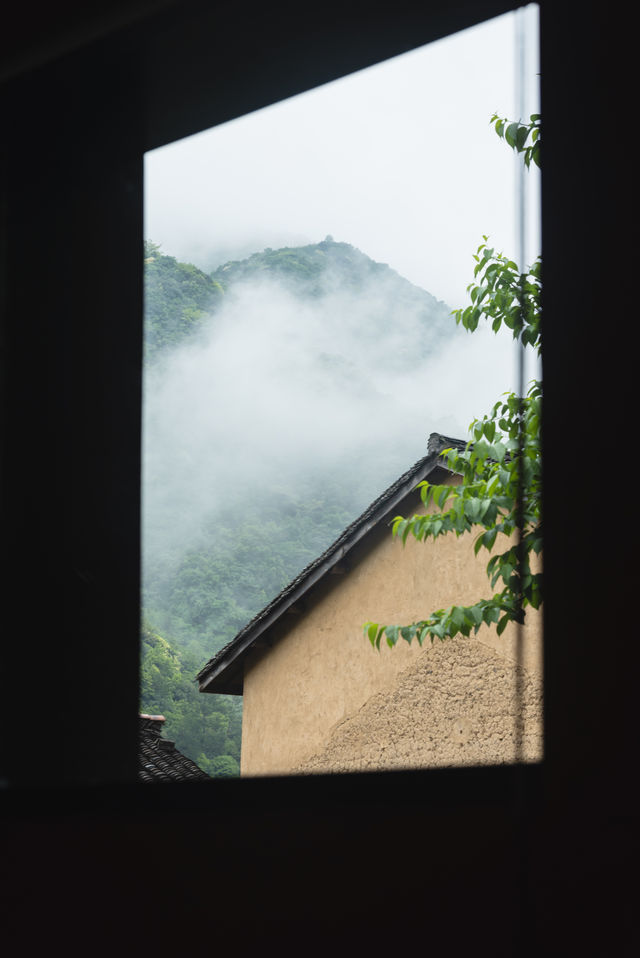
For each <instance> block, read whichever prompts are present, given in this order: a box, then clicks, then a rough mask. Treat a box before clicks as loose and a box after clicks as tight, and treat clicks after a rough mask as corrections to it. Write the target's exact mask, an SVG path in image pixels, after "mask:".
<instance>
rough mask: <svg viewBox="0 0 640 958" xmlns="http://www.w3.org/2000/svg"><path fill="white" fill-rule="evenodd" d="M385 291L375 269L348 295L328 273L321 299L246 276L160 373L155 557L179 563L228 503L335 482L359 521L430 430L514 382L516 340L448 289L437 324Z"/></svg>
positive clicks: (450, 426)
mask: <svg viewBox="0 0 640 958" xmlns="http://www.w3.org/2000/svg"><path fill="white" fill-rule="evenodd" d="M385 287H387V288H385ZM388 287H389V280H388V278H383V279H380V278H376V277H373V278H372V279H371V280H370V281H369V282H368V283H367V285H366V287H365V288H361V289H358V290H354V291H348V290H345V289H344V288H341V285H340V282H339V278H336V277H333V276H332V274H331V273H330V272H327V274H326V275H325V277H324V283H323V289H322V291H321V294H320V295H318V296H315V297H313V298H310V297H305V296H303V295H301V293H300V292H299V291H296V290H294V289H292V288H290V286H287V285H286V284H284V283H282V282H277V281H273V280H250V281H245V282H240V283H238V284H236V285H235V286H234V287H233V289H232V291H230V293H229V294H228V296H227V297H226V299H225V302H224V305H223V306H222V308H221V309H219V310H218V311H217V312H216V313H215V314H214V315H212V316H211V317H209V319H208V320H207V322H206V323H205V325H204V327H203V329H202V330H201V332H200V334H199V336H198V337H197V338H196V339H195V340H194V341H191V342H189V343H188V344H186V345H183V346H181V347H178V348H177V349H175V350H174V351H173V352H171V353H170V354H169V355H168V356H166V357H165V358H164V359H163V360H162V361H161V362H160V363H159V364H158V365H156V366H155V367H153V368H152V369H150V370H148V371H147V374H146V380H145V403H144V456H143V461H144V468H143V512H144V537H143V541H144V549H145V553H146V554H148V555H151V554H152V553H154V552H157V551H159V550H160V551H162V552H163V553H164V554H167V553H170V554H172V555H173V558H174V561H175V562H178V561H179V560H180V557H181V555H182V553H183V552H184V550H185V549H187V548H188V547H189V546H191V545H192V544H193V542H194V541H196V540H197V539H198V537H199V535H200V532H201V530H202V528H203V525H204V524H208V523H209V521H210V519H211V517H212V516H214V515H215V514H217V513H221V512H225V510H227V511H228V510H238V509H240V510H241V509H242V503H243V502H245V503H246V502H248V501H249V500H251V501H252V502H255V501H256V500H257V501H260V498H261V497H265V496H266V497H268V496H270V495H272V494H273V493H274V492H275V491H277V490H286V491H287V492H288V493H289V494H292V495H294V496H295V495H296V494H299V495H302V494H305V493H306V494H309V490H313V489H314V488H318V489H319V488H321V487H322V484H323V482H325V481H327V480H332V481H334V480H335V479H336V478H340V480H341V482H342V484H343V485H344V486H348V485H349V484H350V485H351V487H352V489H353V499H352V501H353V509H354V510H357V511H355V512H354V516H353V518H355V516H356V515H357V514H358V513H359V512H360V511H362V510H363V509H364V508H365V507H366V506H367V505H368V504H369V502H370V501H372V500H373V499H374V498H375V497H376V496H377V495H379V494H380V493H381V492H382V491H383V490H384V489H385V488H386V486H387V485H389V484H390V483H391V482H393V481H394V480H395V479H396V478H398V476H399V475H401V474H402V473H403V472H404V471H406V470H407V469H408V468H409V467H410V466H411V465H412V464H413V463H414V462H415V461H416V460H417V459H419V458H421V457H422V456H424V455H425V454H426V451H427V439H428V437H429V434H430V433H431V432H442V433H444V434H446V435H451V436H456V437H458V438H466V436H467V429H468V426H469V423H470V421H471V420H472V419H473V418H474V417H476V416H482V415H483V414H484V413H485V412H488V411H489V409H490V408H491V406H492V405H493V403H494V402H495V400H496V398H497V397H498V395H499V394H500V393H501V392H503V391H506V390H508V389H510V388H513V385H514V383H513V377H514V356H515V353H514V346H513V342H512V340H511V339H510V337H509V336H504V335H503V336H496V335H494V334H493V333H491V332H490V331H489V330H486V329H479V330H477V331H476V332H475V333H474V334H473V335H470V334H468V333H467V332H466V331H464V330H462V329H461V328H459V327H457V326H456V324H455V320H454V318H453V317H452V316H450V315H449V314H450V308H449V307H448V306H446V305H445V304H444V303H439V302H438V301H437V300H435V299H434V300H433V313H432V314H431V315H430V320H429V321H428V322H425V317H424V309H420V307H419V305H418V303H417V302H416V303H412V302H411V297H408V299H409V301H408V302H405V303H404V304H402V303H401V304H399V305H398V304H397V303H396V304H395V306H393V307H391V306H390V305H389V304H390V301H391V296H392V295H393V292H394V290H392V289H389V288H388ZM416 293H418V291H417V290H416Z"/></svg>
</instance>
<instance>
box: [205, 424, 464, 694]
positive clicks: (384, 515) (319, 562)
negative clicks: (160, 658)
mask: <svg viewBox="0 0 640 958" xmlns="http://www.w3.org/2000/svg"><path fill="white" fill-rule="evenodd" d="M466 445H467V443H466V441H465V440H462V439H452V438H451V437H450V436H443V435H441V434H440V433H431V435H430V436H429V441H428V444H427V450H428V451H427V455H426V456H424V457H423V458H422V459H420V460H419V461H418V462H416V463H415V464H414V465H413V466H412V467H411V468H410V469H408V470H407V472H405V473H404V474H403V475H402V476H400V478H399V479H397V480H396V481H395V482H394V483H393V485H391V486H389V488H388V489H386V490H385V492H383V493H382V495H380V496H378V498H377V499H376V500H375V501H374V502H372V503H371V505H370V506H369V507H368V508H367V509H365V511H364V512H363V513H362V515H361V516H359V518H358V519H356V520H355V521H354V522H352V523H351V525H350V526H348V527H347V528H346V529H345V530H344V532H342V533H341V534H340V535H339V536H338V538H337V539H336V540H335V542H333V543H332V545H330V546H329V548H328V549H326V550H325V551H324V552H323V553H322V554H321V555H320V556H318V558H317V559H315V560H314V561H313V562H311V563H310V564H309V565H308V566H307V567H306V568H305V569H303V570H302V572H300V574H299V575H297V576H296V578H295V579H293V581H292V582H290V583H289V585H287V586H285V588H284V589H283V590H282V592H280V593H279V595H277V596H276V597H275V599H273V600H272V601H271V602H270V603H269V604H268V605H267V606H265V607H264V609H262V611H261V612H258V614H257V615H256V616H254V618H253V619H251V621H250V622H248V623H247V625H245V626H244V628H243V629H241V630H240V632H238V634H237V635H236V636H235V638H233V639H232V640H231V642H229V643H228V644H227V645H226V646H225V647H224V648H223V649H221V650H220V651H219V652H218V653H217V654H216V655H214V656H213V658H211V659H210V660H209V661H208V662H207V664H206V665H205V666H204V668H202V669H201V670H200V672H199V673H198V675H197V679H198V683H199V687H200V691H201V692H222V693H226V694H228V695H242V688H243V680H244V659H245V657H246V656H247V654H248V653H249V652H250V651H251V649H252V648H254V646H256V644H257V643H258V641H259V640H260V639H261V638H263V637H265V633H267V631H268V630H269V629H271V628H272V627H273V626H274V625H275V624H276V622H278V621H279V620H280V618H281V617H282V616H283V615H284V614H285V613H286V612H287V611H289V610H292V611H293V610H294V608H295V605H296V603H299V602H300V601H301V600H302V599H303V597H305V596H306V595H307V594H308V593H309V591H310V590H311V589H313V588H314V586H316V585H317V584H318V583H319V582H321V581H322V580H323V579H324V578H325V576H327V575H329V574H330V573H331V572H332V571H338V568H337V567H339V563H340V562H341V561H342V560H344V558H345V556H346V555H347V554H348V553H349V552H350V551H351V549H353V547H354V546H355V545H357V544H358V543H359V542H361V541H362V540H363V539H364V538H365V536H366V535H367V534H368V533H369V532H371V531H372V530H373V529H375V528H377V527H378V526H379V524H380V523H381V522H383V521H385V520H388V518H389V515H390V514H391V513H393V514H394V515H395V514H396V512H395V511H394V510H396V509H397V507H398V505H399V503H400V502H402V500H403V499H405V498H406V496H408V495H409V494H410V493H411V492H413V491H414V490H415V488H416V485H417V484H418V483H419V482H421V481H422V480H423V479H427V478H428V477H430V476H431V477H432V478H433V475H434V473H436V472H438V471H442V470H444V469H445V467H444V465H443V463H442V459H441V456H442V452H443V450H445V449H450V448H452V447H454V448H456V449H459V450H463V449H465V448H466ZM446 472H447V473H448V472H449V470H446Z"/></svg>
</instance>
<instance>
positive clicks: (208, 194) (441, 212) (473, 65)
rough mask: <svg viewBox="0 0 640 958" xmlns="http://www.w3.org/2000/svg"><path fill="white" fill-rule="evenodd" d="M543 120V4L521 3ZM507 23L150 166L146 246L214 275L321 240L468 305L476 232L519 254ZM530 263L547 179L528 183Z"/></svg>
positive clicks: (511, 29) (260, 115)
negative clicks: (269, 251)
mask: <svg viewBox="0 0 640 958" xmlns="http://www.w3.org/2000/svg"><path fill="white" fill-rule="evenodd" d="M523 15H524V16H525V17H526V23H527V31H526V32H527V36H528V37H529V42H528V44H527V62H526V64H525V73H526V75H527V78H528V82H527V89H528V102H527V104H526V114H529V113H533V112H537V108H538V103H537V96H536V87H537V78H536V74H537V72H538V65H537V55H536V47H537V37H536V34H537V7H536V6H535V5H534V4H532V5H530V6H529V7H527V8H526V9H525V11H524V12H523ZM515 18H516V14H513V13H510V14H506V15H504V16H501V17H498V18H495V19H493V20H491V21H488V22H486V23H484V24H481V25H479V26H477V27H474V28H471V29H470V30H466V31H463V32H461V33H458V34H454V35H453V36H451V37H447V38H445V39H443V40H440V41H437V42H435V43H432V44H428V45H427V46H425V47H422V48H420V49H418V50H415V51H412V52H409V53H407V54H404V55H402V56H399V57H396V58H393V59H392V60H388V61H385V62H384V63H382V64H378V65H376V66H373V67H370V68H368V69H366V70H362V71H359V72H358V73H355V74H352V75H351V76H349V77H346V78H343V79H341V80H337V81H334V82H332V83H328V84H325V85H323V86H321V87H318V88H316V89H315V90H312V91H309V92H307V93H303V94H300V95H298V96H295V97H291V98H289V99H287V100H285V101H282V102H281V103H278V104H275V105H273V106H270V107H267V108H265V109H262V110H259V111H256V112H254V113H251V114H248V115H247V116H244V117H241V118H239V119H237V120H233V121H231V122H229V123H225V124H223V125H221V126H218V127H215V128H213V129H211V130H208V131H206V132H203V133H200V134H197V135H195V136H191V137H187V138H185V139H183V140H180V141H177V142H176V143H174V144H170V145H169V146H165V147H162V148H160V149H158V150H155V151H152V152H150V153H148V154H147V155H146V157H145V236H146V238H147V239H152V240H153V241H154V242H156V243H160V244H161V246H162V248H163V250H164V252H165V253H168V254H170V255H174V256H176V257H177V258H178V259H183V260H186V261H189V262H194V263H195V264H196V265H198V266H200V267H201V268H203V269H206V270H211V269H213V268H214V267H215V266H217V265H219V264H220V263H221V262H225V261H227V260H229V259H231V258H244V256H246V255H249V254H250V253H251V252H254V251H256V250H259V249H263V248H265V247H266V246H271V247H273V248H278V247H280V246H284V245H298V244H304V243H316V242H319V241H320V240H322V239H323V238H324V237H325V236H326V235H327V234H329V235H331V236H333V238H334V239H335V240H337V241H341V242H347V243H351V244H352V245H354V246H356V247H357V248H358V249H361V250H362V251H363V252H365V253H367V255H369V256H370V257H372V258H373V259H375V260H377V261H379V262H384V263H388V264H389V265H390V266H392V267H393V268H394V269H395V270H397V271H398V272H399V273H400V274H401V275H403V276H405V277H406V278H407V279H409V280H410V281H411V282H413V283H415V284H416V285H418V286H421V287H422V288H424V289H427V290H428V291H429V292H430V293H432V294H433V295H434V296H436V297H437V298H438V299H442V300H444V301H445V302H447V303H448V304H449V305H450V306H451V307H452V308H455V307H458V306H460V305H464V304H465V296H466V293H465V290H466V286H467V284H468V282H469V280H470V275H471V270H472V266H473V261H472V258H471V257H472V254H473V252H474V251H475V250H476V248H477V246H478V245H479V243H480V242H482V236H483V234H487V235H489V237H490V240H491V243H492V245H495V246H496V247H497V248H498V249H500V250H501V251H504V252H506V253H509V255H512V256H515V255H516V253H515V246H516V233H515V230H516V217H515V208H514V202H515V195H516V194H515V188H516V187H515V174H516V169H517V167H516V162H515V158H514V155H513V154H512V153H511V151H510V150H509V149H508V148H506V146H505V144H504V142H502V141H500V140H499V138H498V137H497V136H496V134H495V132H494V131H493V129H492V128H491V126H490V123H489V120H490V117H491V116H492V114H493V113H494V112H497V113H499V114H500V115H501V116H508V117H509V118H513V119H517V118H518V110H517V106H516V103H515V82H514V78H515V75H516V64H515V50H516V45H515V37H516V28H515ZM528 181H529V192H530V194H531V197H530V204H529V205H530V207H531V209H532V210H533V211H534V215H532V216H530V217H529V219H530V229H529V233H528V235H529V238H530V251H529V254H528V258H529V259H531V258H533V256H535V255H536V253H537V252H538V250H537V248H536V247H537V245H538V240H537V237H536V233H537V230H536V226H535V222H534V221H535V220H536V216H535V208H536V203H537V189H538V181H537V174H536V172H535V171H534V172H533V173H532V174H531V175H530V176H529V177H528Z"/></svg>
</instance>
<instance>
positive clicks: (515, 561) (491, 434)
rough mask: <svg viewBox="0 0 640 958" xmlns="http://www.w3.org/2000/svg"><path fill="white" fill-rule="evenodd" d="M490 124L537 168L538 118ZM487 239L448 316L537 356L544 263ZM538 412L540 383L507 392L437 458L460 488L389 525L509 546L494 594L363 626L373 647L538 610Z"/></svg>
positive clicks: (442, 488) (432, 491)
mask: <svg viewBox="0 0 640 958" xmlns="http://www.w3.org/2000/svg"><path fill="white" fill-rule="evenodd" d="M490 122H491V124H492V125H493V126H494V128H495V131H496V133H497V135H498V136H500V137H501V138H502V139H504V140H505V141H506V142H507V143H508V145H509V146H511V147H512V149H514V150H515V151H516V152H518V153H521V154H523V159H524V163H525V165H526V166H527V168H529V167H530V164H531V161H532V160H533V162H534V163H535V164H536V165H537V166H540V147H541V138H540V115H539V114H532V115H531V116H530V118H529V123H528V124H523V123H519V122H509V121H508V120H507V119H504V118H502V119H501V118H500V117H499V116H498V115H497V114H494V115H493V116H492V118H491V121H490ZM487 242H488V238H487V237H486V236H484V237H483V242H482V244H481V245H480V246H479V247H478V250H477V252H476V253H475V255H474V259H475V261H476V266H475V269H474V282H472V283H470V284H469V286H468V287H467V292H468V293H469V296H470V299H471V304H470V305H469V306H467V308H466V309H458V310H454V311H453V313H452V315H453V316H455V320H456V323H458V324H460V323H461V324H462V325H463V326H464V328H465V329H467V330H468V331H469V332H473V331H474V330H475V329H477V327H478V324H479V323H480V320H481V319H485V320H487V321H489V322H491V327H492V329H493V331H494V332H497V331H498V330H499V329H500V327H501V326H502V325H503V323H504V325H505V326H506V327H508V328H509V329H511V331H512V333H513V337H514V339H516V340H519V342H520V343H521V344H522V346H523V347H525V348H526V347H531V348H533V349H536V350H537V352H538V354H540V347H541V328H540V319H541V282H542V280H541V275H542V262H541V258H540V257H538V258H537V259H536V260H535V262H534V263H533V265H532V266H529V267H528V268H527V269H525V270H524V272H520V271H519V268H518V265H517V264H516V263H515V262H514V261H513V260H511V259H508V258H507V257H506V256H503V255H502V254H501V253H496V251H495V250H494V249H491V248H489V246H488V245H487ZM541 406H542V383H541V382H540V381H537V380H534V381H533V382H532V384H531V386H530V388H529V390H528V392H527V394H526V396H518V395H516V394H515V393H507V394H505V395H504V396H503V397H502V398H501V399H499V400H498V402H496V404H495V405H494V407H493V409H492V410H491V412H490V413H489V414H488V415H485V416H484V417H483V418H482V419H475V420H474V421H473V422H472V423H471V425H470V427H469V431H470V432H471V434H472V438H471V439H470V440H469V442H468V443H467V445H466V448H465V449H464V450H463V451H462V452H460V451H458V450H456V449H446V450H444V452H443V453H442V456H443V460H444V462H445V463H446V466H447V467H448V469H450V470H451V472H452V473H454V474H457V475H459V476H460V477H461V482H460V485H458V486H451V485H434V484H432V483H429V482H426V481H424V482H421V483H420V484H419V486H418V488H419V489H420V497H421V499H422V502H423V504H424V506H425V507H426V508H427V510H430V511H427V512H426V513H425V514H419V515H414V516H412V517H411V518H404V517H403V516H396V518H395V519H394V521H393V527H392V529H393V535H395V536H399V537H401V538H402V542H403V544H405V543H406V541H407V539H408V537H409V536H413V537H414V538H415V539H416V540H417V541H419V542H426V541H427V540H428V539H429V538H433V539H437V538H438V537H439V536H444V535H449V534H451V533H455V535H456V536H461V535H463V534H465V533H468V532H471V531H473V530H477V529H480V531H479V532H478V534H477V535H476V538H475V543H474V551H475V554H476V555H477V554H478V553H479V551H480V550H481V549H483V548H484V549H487V550H488V551H489V552H490V553H491V552H493V550H494V547H496V545H497V544H498V543H500V544H504V543H505V540H507V542H506V545H507V548H506V549H504V551H502V552H497V553H496V554H494V555H492V557H491V559H490V560H489V562H488V564H487V576H488V579H489V581H490V584H491V588H492V589H494V588H495V587H496V585H499V591H497V592H494V593H493V595H491V596H490V597H489V598H487V599H479V600H478V601H476V602H474V603H473V604H471V605H455V606H449V607H448V608H447V609H438V610H437V611H435V612H432V613H431V615H429V616H428V617H427V618H426V619H422V620H420V621H419V622H413V623H411V624H409V625H380V624H379V623H377V622H366V623H365V625H364V632H365V634H366V635H367V636H368V638H369V640H370V642H371V644H372V645H373V646H375V647H376V648H378V649H379V648H380V643H381V641H382V639H383V637H384V638H385V640H386V642H387V644H388V645H389V646H390V647H393V646H394V645H395V644H396V643H397V642H398V640H399V639H400V638H403V639H405V640H406V641H407V642H409V643H411V642H412V641H413V639H414V638H415V639H417V641H418V642H419V643H420V645H422V643H423V642H424V641H425V639H426V638H429V639H430V640H431V641H432V642H433V641H434V640H435V639H436V638H438V639H441V640H444V639H446V638H453V637H454V636H455V635H457V634H461V635H464V636H468V635H470V634H471V632H472V630H473V633H474V634H476V633H477V632H478V630H479V628H480V627H481V626H482V625H483V624H487V625H491V624H493V623H497V633H498V635H501V634H502V632H503V631H504V629H505V628H506V626H507V624H508V623H509V622H512V621H513V622H519V623H522V622H523V621H524V616H525V609H526V608H527V607H528V606H531V607H532V608H534V609H537V608H539V607H540V604H541V602H542V573H541V572H540V571H536V563H535V561H534V559H533V556H539V555H540V552H541V550H542V516H541V492H542V472H541V449H540V423H541ZM514 534H517V537H516V542H515V543H514V542H513V536H514ZM499 537H502V538H499Z"/></svg>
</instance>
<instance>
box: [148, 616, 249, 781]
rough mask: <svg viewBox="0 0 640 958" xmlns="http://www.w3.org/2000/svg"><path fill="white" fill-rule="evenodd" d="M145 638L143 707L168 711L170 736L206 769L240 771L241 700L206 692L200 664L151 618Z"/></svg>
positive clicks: (154, 711)
mask: <svg viewBox="0 0 640 958" xmlns="http://www.w3.org/2000/svg"><path fill="white" fill-rule="evenodd" d="M140 638H141V652H142V656H141V681H140V709H141V711H142V712H146V713H149V714H162V715H164V716H165V719H166V729H167V733H168V736H169V738H171V739H172V740H174V741H175V743H176V745H177V747H178V748H179V749H180V751H181V752H182V753H183V754H184V755H186V756H188V757H189V758H191V759H192V760H193V761H195V762H196V764H197V765H199V766H200V768H202V769H203V770H204V771H205V772H208V773H209V774H210V775H214V776H215V775H218V774H220V775H222V774H225V775H229V774H232V770H233V769H235V770H236V772H235V774H239V766H238V762H239V759H240V730H241V723H242V718H241V705H240V702H239V701H238V700H237V699H236V698H234V697H233V696H226V695H215V696H213V695H201V694H200V693H199V692H198V687H197V685H196V683H195V673H196V671H197V669H198V668H199V666H200V662H199V661H197V660H194V658H193V656H192V655H190V654H189V653H188V652H185V651H182V652H178V651H177V650H176V649H175V648H172V647H171V645H170V644H169V642H168V641H167V640H166V639H165V638H163V637H162V636H161V635H158V634H157V633H156V632H154V631H153V629H152V628H151V627H150V626H149V625H148V624H147V623H146V622H145V623H143V626H142V629H141V635H140ZM223 760H224V761H223ZM216 762H217V764H216ZM221 769H222V770H223V771H220V770H221Z"/></svg>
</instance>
